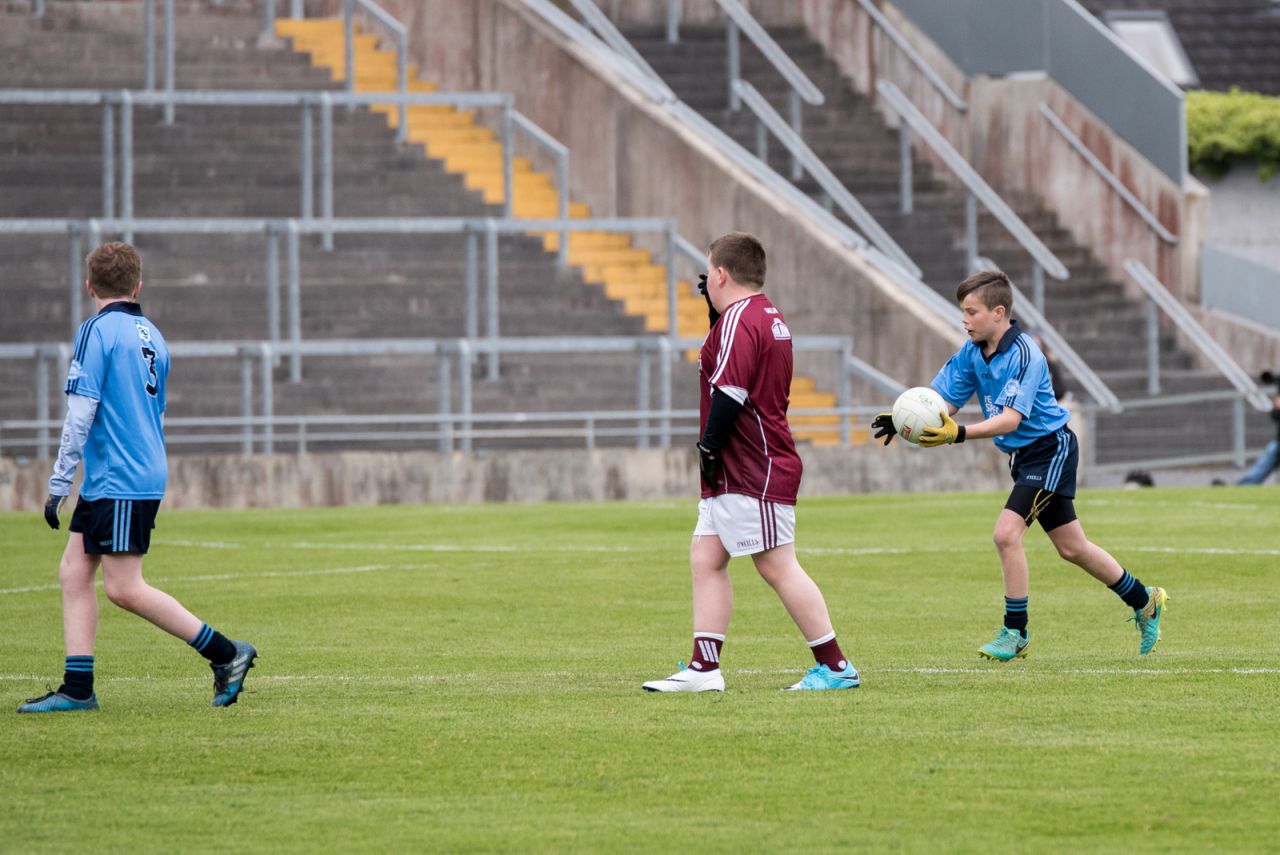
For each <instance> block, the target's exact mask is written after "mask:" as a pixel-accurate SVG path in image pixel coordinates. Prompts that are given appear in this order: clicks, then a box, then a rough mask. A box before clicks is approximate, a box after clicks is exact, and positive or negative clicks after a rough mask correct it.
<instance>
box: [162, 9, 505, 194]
mask: <svg viewBox="0 0 1280 855" xmlns="http://www.w3.org/2000/svg"><path fill="white" fill-rule="evenodd" d="M166 2H172V0H166ZM357 8H359V9H360V10H361V11H363V12H367V13H368V14H369V15H370V16H371V17H372V18H373V19H374V20H375V21H377V22H378V23H379V24H381V25H382V26H384V27H386V28H387V29H388V30H390V31H391V34H392V35H393V36H394V37H395V40H396V92H398V93H399V94H400V95H406V94H408V91H409V31H408V30H406V29H405V27H404V25H403V24H401V23H400V22H399V21H397V20H396V19H395V18H394V17H392V16H391V14H390V13H389V12H387V10H385V9H383V8H382V7H381V6H379V5H378V4H377V3H374V2H373V0H342V59H343V69H344V72H345V75H346V79H345V82H346V87H347V92H348V93H354V92H355V91H356V52H355V13H356V9H357ZM396 103H397V104H398V106H399V116H398V119H399V121H398V122H397V126H396V137H397V139H399V140H400V142H404V141H405V140H407V139H408V138H409V137H408V133H409V130H408V129H409V121H408V109H409V105H408V103H407V102H406V101H405V100H404V99H403V98H402V99H400V100H399V101H397V102H396ZM352 106H354V105H352ZM507 186H508V187H510V186H511V185H510V184H509V183H508V184H507Z"/></svg>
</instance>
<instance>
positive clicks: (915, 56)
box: [858, 0, 969, 113]
mask: <svg viewBox="0 0 1280 855" xmlns="http://www.w3.org/2000/svg"><path fill="white" fill-rule="evenodd" d="M858 5H859V6H861V7H862V10H863V11H864V12H866V13H867V15H868V17H870V18H871V20H872V21H873V22H874V23H875V25H876V26H877V27H879V28H880V30H881V32H883V33H884V34H885V35H886V36H888V37H889V40H890V41H892V42H893V43H894V44H895V45H896V46H897V48H898V50H900V51H902V53H903V55H905V56H906V58H907V60H908V61H909V62H910V63H911V64H912V65H914V66H915V67H916V68H917V69H919V70H920V73H921V74H923V75H924V76H925V79H926V80H928V81H929V83H930V85H932V86H933V88H934V89H936V90H937V91H938V93H939V94H940V95H942V97H943V98H945V99H946V101H947V103H948V104H950V105H951V106H952V107H954V108H955V109H956V110H957V111H959V112H961V113H963V112H965V111H967V110H968V109H969V103H968V102H967V101H965V100H964V99H963V98H961V97H960V96H959V95H957V94H956V92H955V90H954V89H952V88H951V87H950V86H948V85H947V82H946V81H945V80H943V79H942V77H941V75H939V74H938V72H937V71H935V70H934V68H933V66H931V65H930V64H929V62H928V60H926V59H925V58H924V57H923V56H921V55H920V52H919V51H918V50H916V49H915V48H913V47H912V46H911V43H910V42H908V41H907V39H906V37H905V36H903V35H902V33H900V32H898V28H897V27H895V26H894V25H893V22H891V21H890V20H889V19H888V18H886V17H885V16H884V13H883V12H881V11H880V10H879V9H877V8H876V6H875V4H874V3H872V2H871V0H858Z"/></svg>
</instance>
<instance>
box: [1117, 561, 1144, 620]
mask: <svg viewBox="0 0 1280 855" xmlns="http://www.w3.org/2000/svg"><path fill="white" fill-rule="evenodd" d="M1121 569H1124V568H1121ZM1110 587H1111V590H1113V591H1115V592H1116V596H1118V597H1119V598H1120V599H1122V600H1124V604H1125V605H1126V606H1128V607H1129V608H1131V609H1133V610H1134V611H1135V612H1136V611H1137V610H1138V609H1145V608H1146V607H1147V601H1148V600H1150V599H1151V598H1150V597H1149V596H1147V586H1146V585H1144V584H1142V580H1140V579H1138V578H1137V577H1135V576H1130V575H1129V571H1128V570H1125V571H1124V575H1123V576H1121V577H1120V581H1119V582H1116V583H1115V584H1114V585H1112V586H1110Z"/></svg>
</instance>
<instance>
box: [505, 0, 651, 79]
mask: <svg viewBox="0 0 1280 855" xmlns="http://www.w3.org/2000/svg"><path fill="white" fill-rule="evenodd" d="M523 3H524V5H525V6H526V7H527V8H528V9H529V10H530V11H532V12H534V13H536V14H537V15H539V16H541V17H542V19H543V20H545V21H546V22H547V23H548V24H551V25H552V26H553V27H555V28H556V29H558V30H560V32H562V33H563V34H564V35H565V36H567V37H568V38H569V39H570V40H572V41H573V42H575V43H576V44H578V45H580V46H582V47H583V48H584V49H586V50H587V51H588V52H589V53H590V54H591V55H592V56H594V57H595V58H596V59H597V60H599V61H600V62H601V63H603V64H604V65H605V66H606V67H608V68H609V70H611V71H613V72H615V73H616V74H618V75H619V76H621V77H623V78H625V79H626V81H627V82H628V83H629V84H631V85H632V86H634V87H636V88H637V89H639V90H640V91H641V92H643V93H644V94H645V96H646V97H648V98H649V99H650V100H652V101H654V102H657V103H659V104H663V103H668V102H671V101H674V100H676V96H675V93H674V92H672V91H671V87H669V86H667V84H666V83H664V82H663V81H662V78H661V77H659V76H658V74H657V72H655V71H654V70H653V69H652V68H649V66H648V63H646V64H645V65H643V66H638V65H636V64H635V63H633V62H630V61H628V60H627V58H626V57H625V56H624V55H623V54H621V53H619V52H618V51H616V50H614V49H613V48H611V47H610V46H609V45H608V44H607V43H606V42H605V41H604V40H603V39H602V38H601V37H600V36H597V35H596V34H595V33H593V32H592V31H591V30H590V29H588V28H586V27H584V26H582V24H580V23H578V22H577V21H575V20H574V19H573V18H571V17H570V16H569V15H566V14H565V13H564V11H563V10H561V9H560V8H558V7H557V6H556V5H555V4H554V3H552V2H550V0H523ZM605 23H607V24H608V28H607V29H611V30H612V32H615V33H616V32H617V28H616V27H614V26H613V24H612V22H609V21H608V20H607V19H606V20H605ZM618 37H619V38H623V37H622V36H621V34H620V33H619V34H618ZM610 38H612V36H610ZM623 40H624V41H625V38H623Z"/></svg>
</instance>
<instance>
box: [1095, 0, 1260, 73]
mask: <svg viewBox="0 0 1280 855" xmlns="http://www.w3.org/2000/svg"><path fill="white" fill-rule="evenodd" d="M1083 5H1084V6H1085V8H1087V9H1088V10H1089V11H1090V12H1092V13H1093V14H1094V15H1096V16H1098V17H1099V18H1101V17H1103V15H1104V14H1105V13H1106V12H1122V11H1134V12H1140V11H1152V10H1158V11H1163V12H1164V13H1165V14H1166V15H1168V17H1169V22H1170V23H1171V24H1172V25H1173V28H1174V31H1175V32H1176V33H1177V35H1178V38H1179V40H1181V42H1182V47H1183V49H1184V50H1185V51H1186V53H1187V58H1188V59H1189V60H1190V61H1191V64H1192V66H1193V67H1194V68H1195V72H1196V75H1197V76H1198V77H1199V78H1200V84H1199V86H1198V87H1195V88H1200V89H1214V90H1227V89H1230V88H1231V87H1232V86H1239V87H1240V88H1241V89H1245V90H1248V91H1251V92H1263V93H1266V94H1268V95H1280V2H1276V0H1083Z"/></svg>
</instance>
